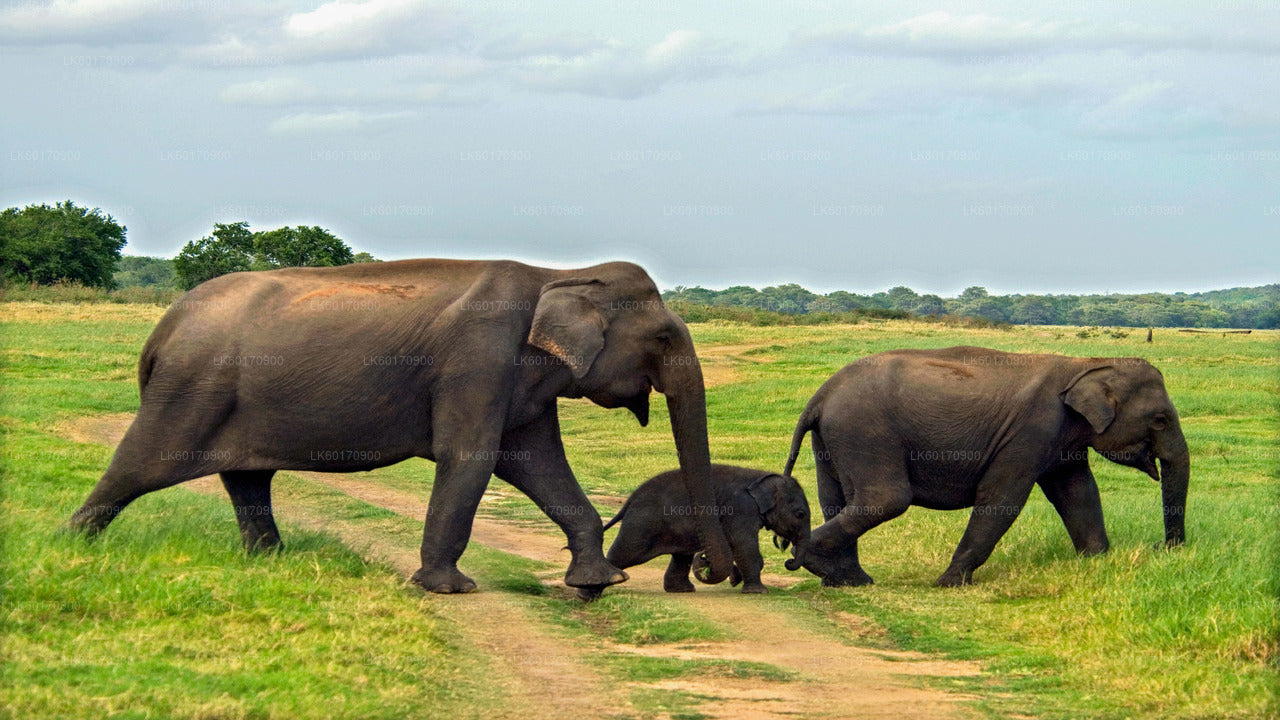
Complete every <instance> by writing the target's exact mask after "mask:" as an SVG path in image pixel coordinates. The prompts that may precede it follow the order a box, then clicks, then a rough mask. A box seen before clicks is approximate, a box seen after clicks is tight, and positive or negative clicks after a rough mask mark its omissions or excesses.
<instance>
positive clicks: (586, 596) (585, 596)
mask: <svg viewBox="0 0 1280 720" xmlns="http://www.w3.org/2000/svg"><path fill="white" fill-rule="evenodd" d="M576 594H577V596H578V599H579V600H581V601H582V602H595V601H596V600H599V599H600V596H601V595H604V586H603V585H592V586H591V587H580V588H577V591H576Z"/></svg>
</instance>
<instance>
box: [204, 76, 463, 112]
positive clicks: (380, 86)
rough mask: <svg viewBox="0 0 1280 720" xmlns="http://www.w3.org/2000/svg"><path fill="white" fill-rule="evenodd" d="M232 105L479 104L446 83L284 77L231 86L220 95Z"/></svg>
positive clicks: (220, 97) (220, 98) (225, 101)
mask: <svg viewBox="0 0 1280 720" xmlns="http://www.w3.org/2000/svg"><path fill="white" fill-rule="evenodd" d="M218 99H219V100H221V101H222V102H224V103H227V104H229V105H256V106H263V107H285V106H307V105H311V106H314V105H330V106H333V105H340V106H366V105H386V104H398V105H465V104H474V103H475V102H477V101H476V100H475V99H474V98H470V97H467V96H463V95H460V94H459V93H457V92H456V91H455V90H454V89H453V88H452V87H450V86H449V85H445V84H443V83H416V84H415V83H410V84H400V85H395V84H387V83H365V84H353V85H352V86H349V87H335V86H333V85H331V84H326V85H323V86H321V85H313V84H310V83H307V82H304V81H302V80H299V79H298V78H292V77H282V78H270V79H267V80H255V81H252V82H245V83H238V84H235V85H230V86H228V87H226V88H224V89H223V90H222V92H220V93H219V94H218Z"/></svg>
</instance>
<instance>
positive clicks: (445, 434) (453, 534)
mask: <svg viewBox="0 0 1280 720" xmlns="http://www.w3.org/2000/svg"><path fill="white" fill-rule="evenodd" d="M467 400H468V401H469V402H466V403H460V402H458V401H457V399H456V398H454V399H447V398H439V399H437V400H436V405H435V407H434V408H433V420H432V426H433V428H434V429H435V430H434V432H435V437H434V438H433V439H432V453H433V455H434V456H435V459H436V478H435V484H434V486H433V487H432V489H431V501H430V503H429V504H428V505H427V518H426V525H425V527H424V528H423V531H422V567H421V568H420V569H419V570H418V571H417V572H416V573H414V574H413V578H412V579H413V582H415V583H417V584H418V585H420V586H422V587H423V588H425V589H427V590H429V591H431V592H434V593H466V592H473V591H475V589H476V583H475V581H474V580H472V579H471V578H469V577H467V576H466V575H463V574H462V572H461V571H460V570H458V559H459V558H461V557H462V553H463V551H465V550H466V549H467V542H468V541H469V540H470V539H471V525H472V523H473V522H474V521H475V517H476V508H478V507H479V506H480V498H481V497H483V496H484V490H485V488H486V487H487V486H488V484H489V477H490V476H491V475H492V474H493V470H494V463H495V461H496V458H497V456H498V444H499V440H500V439H501V428H500V427H499V426H498V425H497V423H495V422H493V421H492V420H490V418H495V417H497V418H501V417H504V416H505V415H506V409H505V407H485V406H484V403H483V402H477V401H476V400H475V399H474V398H467ZM458 405H470V407H467V412H466V413H461V412H457V411H454V410H452V409H451V408H453V407H454V406H458ZM477 405H479V406H478V407H477ZM462 418H467V419H469V418H475V420H474V421H467V420H461V421H460V419H462Z"/></svg>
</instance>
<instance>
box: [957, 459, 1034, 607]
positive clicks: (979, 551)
mask: <svg viewBox="0 0 1280 720" xmlns="http://www.w3.org/2000/svg"><path fill="white" fill-rule="evenodd" d="M1027 465H1028V463H1024V462H1022V461H1021V459H1014V460H1006V461H1004V462H999V461H997V463H995V464H993V466H992V467H991V468H989V469H988V470H987V474H986V476H985V477H983V478H982V480H981V482H979V484H978V494H977V497H976V499H975V502H974V506H973V512H972V514H970V515H969V525H968V526H967V527H966V528H965V531H964V536H963V537H961V538H960V545H959V546H957V547H956V551H955V554H954V555H952V556H951V565H950V566H948V567H947V570H946V572H944V573H942V575H940V576H939V577H938V579H937V580H936V581H934V584H935V585H938V586H939V587H954V586H957V585H967V584H969V583H971V582H973V571H974V570H976V569H978V568H979V567H981V566H982V564H983V563H985V562H986V561H987V558H989V557H991V551H992V550H994V549H995V547H996V543H998V542H1000V538H1002V537H1004V534H1005V533H1006V532H1008V530H1009V527H1010V526H1011V525H1013V521H1014V520H1017V519H1018V515H1019V514H1020V513H1021V512H1022V507H1023V505H1026V503H1027V497H1028V496H1030V495H1031V486H1032V485H1033V483H1032V482H1031V481H1029V480H1023V479H1022V477H1021V475H1022V473H1021V471H1022V469H1023V468H1025V467H1027Z"/></svg>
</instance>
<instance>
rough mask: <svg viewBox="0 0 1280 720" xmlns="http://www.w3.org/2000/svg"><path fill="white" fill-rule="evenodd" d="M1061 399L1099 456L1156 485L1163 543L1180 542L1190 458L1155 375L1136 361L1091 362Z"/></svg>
mask: <svg viewBox="0 0 1280 720" xmlns="http://www.w3.org/2000/svg"><path fill="white" fill-rule="evenodd" d="M1062 398H1063V402H1064V403H1065V404H1066V405H1067V407H1069V408H1071V410H1073V411H1074V412H1076V413H1078V414H1079V415H1080V416H1082V417H1083V418H1084V420H1085V421H1087V423H1088V430H1087V432H1088V433H1089V434H1090V436H1091V438H1090V441H1089V445H1091V446H1092V447H1093V448H1094V449H1095V450H1097V451H1098V453H1099V454H1100V455H1102V456H1103V457H1105V458H1107V459H1108V460H1111V461H1112V462H1115V463H1119V464H1121V465H1128V466H1130V467H1135V468H1138V469H1140V470H1143V471H1144V472H1146V473H1147V474H1148V475H1150V476H1151V478H1152V479H1153V480H1155V481H1156V482H1159V483H1161V491H1162V492H1161V494H1162V496H1163V503H1164V535H1165V544H1166V545H1169V546H1173V545H1181V544H1182V543H1183V542H1185V541H1186V529H1185V526H1184V521H1185V513H1186V507H1187V483H1188V481H1189V479H1190V476H1191V457H1190V453H1189V452H1188V450H1187V441H1186V438H1184V437H1183V435H1182V426H1181V425H1180V424H1179V423H1178V411H1177V410H1175V409H1174V407H1173V402H1172V401H1170V400H1169V394H1168V392H1166V390H1165V386H1164V377H1163V376H1162V375H1161V374H1160V371H1159V370H1157V369H1156V368H1155V367H1153V366H1152V365H1151V364H1150V363H1148V362H1146V361H1145V360H1141V359H1138V358H1116V359H1112V360H1095V361H1092V362H1091V364H1090V366H1089V367H1087V368H1086V369H1084V370H1082V371H1081V372H1080V373H1079V374H1077V375H1076V376H1075V377H1074V378H1073V379H1072V380H1071V382H1070V384H1069V385H1068V386H1067V389H1066V390H1065V391H1064V392H1063V394H1062ZM1156 460H1159V461H1160V467H1159V468H1157V467H1156Z"/></svg>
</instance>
